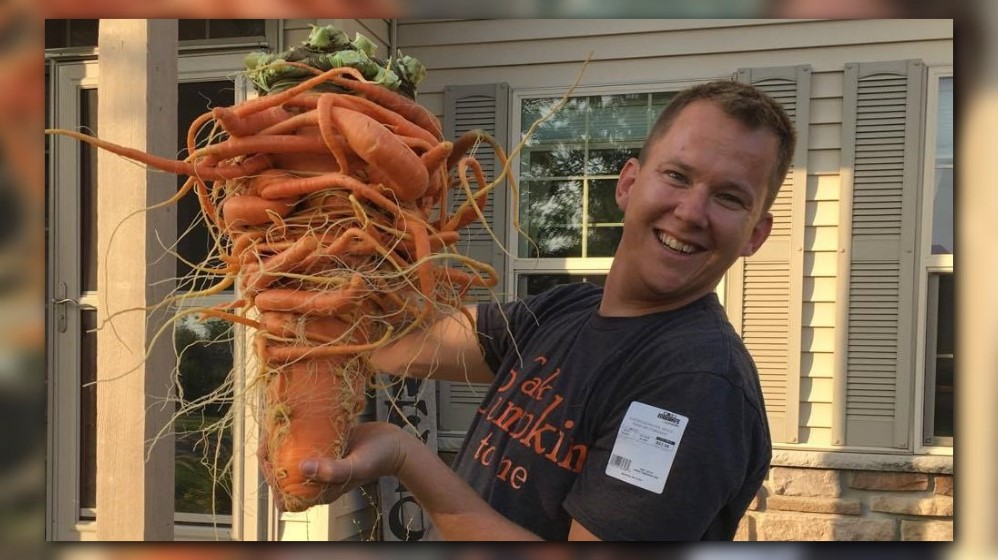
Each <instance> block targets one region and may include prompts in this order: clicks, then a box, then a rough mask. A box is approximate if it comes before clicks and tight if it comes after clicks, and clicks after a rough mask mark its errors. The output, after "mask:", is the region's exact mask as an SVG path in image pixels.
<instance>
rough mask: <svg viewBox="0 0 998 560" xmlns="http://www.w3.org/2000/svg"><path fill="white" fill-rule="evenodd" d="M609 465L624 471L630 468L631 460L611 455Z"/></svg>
mask: <svg viewBox="0 0 998 560" xmlns="http://www.w3.org/2000/svg"><path fill="white" fill-rule="evenodd" d="M610 464H611V465H613V466H614V467H617V468H619V469H620V470H624V471H626V470H629V469H630V468H631V460H630V459H628V458H627V457H621V456H620V455H611V456H610Z"/></svg>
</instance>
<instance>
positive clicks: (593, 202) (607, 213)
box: [588, 179, 624, 224]
mask: <svg viewBox="0 0 998 560" xmlns="http://www.w3.org/2000/svg"><path fill="white" fill-rule="evenodd" d="M616 193H617V180H616V179H593V180H591V181H589V193H588V194H589V223H590V224H602V223H611V224H619V223H621V222H623V221H624V212H623V211H622V210H621V209H620V207H619V206H617V195H616Z"/></svg>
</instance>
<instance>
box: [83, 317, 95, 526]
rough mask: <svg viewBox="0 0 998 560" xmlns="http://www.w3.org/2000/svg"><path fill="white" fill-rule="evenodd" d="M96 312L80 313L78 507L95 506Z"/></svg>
mask: <svg viewBox="0 0 998 560" xmlns="http://www.w3.org/2000/svg"><path fill="white" fill-rule="evenodd" d="M96 328H97V311H96V310H93V309H82V310H80V329H81V330H80V332H81V340H80V507H81V508H94V507H96V506H97V386H96V385H92V383H93V382H94V381H96V380H97V333H96V332H95V331H94V329H96Z"/></svg>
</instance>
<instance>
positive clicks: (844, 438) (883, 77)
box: [832, 60, 925, 449]
mask: <svg viewBox="0 0 998 560" xmlns="http://www.w3.org/2000/svg"><path fill="white" fill-rule="evenodd" d="M924 81H925V66H924V64H922V63H921V62H920V61H915V60H908V61H897V62H879V63H861V64H847V65H846V67H845V73H844V76H843V105H842V112H843V126H842V134H843V138H842V197H841V201H840V207H841V211H842V216H841V222H840V226H839V231H840V235H841V241H840V247H843V248H845V251H844V252H842V253H840V259H839V263H838V266H839V287H840V291H839V306H840V314H839V318H838V322H837V327H838V328H837V329H836V330H837V344H836V357H837V360H838V362H837V367H836V408H835V417H834V418H833V426H832V430H833V431H832V438H833V442H834V443H836V444H839V445H850V446H864V447H893V448H902V449H903V448H907V447H909V446H910V433H909V428H908V422H909V415H910V413H911V410H910V408H911V407H910V403H909V401H910V400H911V391H912V373H913V365H914V348H915V340H914V336H913V332H914V331H913V328H912V326H913V316H914V315H913V308H914V303H915V300H914V297H913V290H914V284H915V241H916V227H917V215H918V213H917V207H916V205H917V203H918V200H919V192H918V186H919V181H920V175H921V173H920V170H921V163H920V159H921V158H920V150H921V148H920V146H921V130H922V106H923V91H924Z"/></svg>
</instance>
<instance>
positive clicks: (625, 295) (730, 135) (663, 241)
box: [614, 100, 778, 309]
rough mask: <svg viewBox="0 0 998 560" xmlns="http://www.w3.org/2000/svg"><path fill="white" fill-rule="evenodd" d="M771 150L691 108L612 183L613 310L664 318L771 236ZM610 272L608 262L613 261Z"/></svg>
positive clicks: (756, 136)
mask: <svg viewBox="0 0 998 560" xmlns="http://www.w3.org/2000/svg"><path fill="white" fill-rule="evenodd" d="M777 150H778V140H777V137H776V134H775V133H774V132H772V131H771V130H769V129H765V128H761V129H759V130H750V129H748V128H747V127H745V125H743V124H741V123H740V122H739V121H737V120H735V119H734V118H732V117H730V116H728V115H727V114H725V113H724V112H723V111H722V110H721V109H720V108H719V107H718V106H717V105H715V104H714V103H713V102H709V101H703V100H701V101H695V102H693V103H691V104H690V105H688V106H687V107H686V108H685V109H683V110H682V111H681V112H680V113H679V114H678V115H677V116H676V118H675V120H674V121H673V123H672V126H671V127H670V129H669V131H668V132H667V133H666V134H665V135H664V136H662V137H660V138H659V139H658V140H657V141H656V142H655V143H654V144H653V145H651V146H650V147H649V150H648V151H647V152H646V155H645V162H644V163H643V164H640V163H639V162H638V160H636V159H631V160H630V161H628V162H627V164H625V166H624V168H623V169H622V170H621V174H620V179H619V180H618V182H617V191H616V197H617V204H618V205H619V206H620V208H621V210H623V211H624V233H623V236H622V237H621V241H620V245H619V247H618V248H617V253H616V256H615V262H614V266H615V268H619V269H620V270H619V272H620V273H621V275H620V280H621V284H620V285H621V287H622V292H621V293H620V297H621V298H622V301H624V302H628V303H630V304H633V305H636V306H638V307H641V308H651V309H654V308H662V309H668V308H674V307H678V306H681V305H685V304H686V303H689V302H691V301H693V300H695V299H697V298H699V297H700V296H702V295H704V294H706V293H708V292H710V291H712V290H713V289H714V287H715V286H716V285H717V282H718V281H719V280H720V279H721V277H722V276H723V275H724V273H725V271H726V270H727V269H728V267H729V266H731V264H732V263H734V261H735V260H736V259H737V258H738V257H740V256H748V255H752V254H753V253H755V251H756V250H758V248H759V246H760V245H762V243H763V241H765V240H766V238H767V237H768V236H769V232H770V230H771V229H772V225H773V217H772V215H771V214H769V213H768V212H767V213H765V214H764V213H763V212H762V206H763V204H764V202H765V198H766V192H767V189H768V185H769V180H770V177H771V176H772V173H773V170H774V168H775V165H776V159H777ZM618 260H619V261H620V262H617V261H618Z"/></svg>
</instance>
